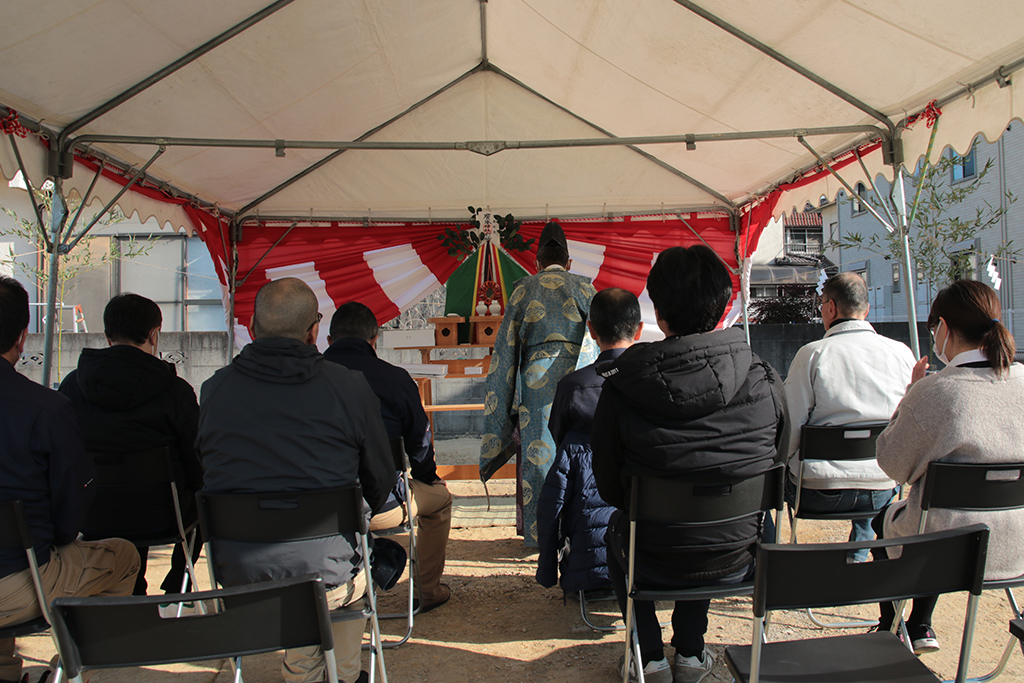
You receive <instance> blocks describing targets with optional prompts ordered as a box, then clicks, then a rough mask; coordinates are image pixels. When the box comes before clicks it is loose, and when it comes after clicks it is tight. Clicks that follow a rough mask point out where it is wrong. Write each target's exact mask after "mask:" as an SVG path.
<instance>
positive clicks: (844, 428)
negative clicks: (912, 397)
mask: <svg viewBox="0 0 1024 683" xmlns="http://www.w3.org/2000/svg"><path fill="white" fill-rule="evenodd" d="M888 425H889V423H888V422H867V423H864V424H858V425H804V426H803V427H801V429H800V457H801V459H804V460H873V459H874V457H875V441H877V440H878V435H879V434H881V433H882V430H884V429H885V428H886V427H887V426H888Z"/></svg>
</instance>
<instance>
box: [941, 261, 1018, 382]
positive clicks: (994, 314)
mask: <svg viewBox="0 0 1024 683" xmlns="http://www.w3.org/2000/svg"><path fill="white" fill-rule="evenodd" d="M1000 316H1001V306H1000V304H999V297H998V296H997V295H996V293H995V291H993V289H992V288H991V287H989V286H988V285H986V284H984V283H983V282H978V281H977V280H957V281H956V282H954V283H953V284H951V285H950V286H949V287H946V288H945V289H943V290H941V291H940V292H939V293H938V295H937V296H936V297H935V302H934V303H933V304H932V310H931V312H930V313H929V314H928V328H929V329H934V328H935V326H936V325H938V324H939V318H942V319H943V320H945V321H946V324H947V325H948V326H949V327H950V329H952V330H953V331H954V332H956V334H957V336H958V337H960V338H961V339H963V340H964V342H966V343H968V344H973V345H977V346H978V347H980V348H981V352H982V353H984V354H985V358H987V359H988V362H989V363H991V364H992V368H993V369H994V370H995V372H996V376H998V377H1002V376H1004V375H1006V373H1007V372H1008V371H1009V368H1010V364H1011V363H1013V354H1014V351H1015V350H1016V348H1017V345H1016V342H1014V340H1013V335H1012V334H1010V331H1009V330H1008V329H1006V326H1005V325H1003V323H1002V321H1001V320H1000Z"/></svg>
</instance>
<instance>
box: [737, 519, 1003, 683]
mask: <svg viewBox="0 0 1024 683" xmlns="http://www.w3.org/2000/svg"><path fill="white" fill-rule="evenodd" d="M988 534H989V532H988V527H986V526H985V525H984V524H975V525H973V526H968V527H963V528H960V529H950V530H947V531H939V532H936V533H933V534H927V535H924V536H910V537H907V538H894V539H886V540H881V541H865V542H863V543H834V544H807V545H792V544H787V545H778V544H764V545H762V546H761V547H760V548H759V549H758V551H757V561H756V566H755V570H754V604H753V611H754V617H755V620H754V630H753V635H752V636H751V644H750V645H732V646H730V647H727V648H726V650H725V662H726V665H727V666H728V667H729V671H730V672H731V673H732V675H733V678H734V679H735V680H736V681H737V682H738V683H758V681H760V680H764V681H885V682H886V683H895V682H896V681H900V682H904V683H937V682H938V681H939V679H938V678H937V677H936V676H935V674H933V673H932V672H931V671H930V670H929V669H928V667H926V666H925V665H924V664H922V663H921V661H920V660H919V659H918V658H917V656H916V655H914V653H913V652H911V651H910V650H909V649H908V648H907V646H906V645H904V644H903V643H901V642H900V640H899V638H898V637H897V636H896V635H895V634H894V633H892V632H891V631H875V632H871V633H859V634H848V635H843V636H832V637H828V638H812V639H808V640H792V641H785V642H777V643H764V642H763V639H764V620H765V618H766V617H767V615H768V614H769V612H770V611H772V610H782V609H805V608H808V607H831V606H837V605H858V604H864V603H873V602H883V601H893V602H896V601H900V600H905V599H908V598H914V597H921V596H924V595H934V594H940V593H952V592H958V591H968V592H969V593H970V595H969V597H968V601H967V609H966V615H965V617H964V635H963V640H962V642H961V646H960V661H959V666H958V669H957V676H956V682H957V683H964V681H965V679H966V677H967V665H968V663H969V662H970V654H971V640H972V638H973V635H974V621H975V616H976V614H977V609H978V598H979V597H980V596H981V590H982V581H983V579H984V576H985V557H986V551H987V548H988ZM857 548H899V549H900V554H899V557H898V558H893V559H887V560H874V561H872V562H861V563H847V561H846V554H847V552H849V551H850V550H851V549H857Z"/></svg>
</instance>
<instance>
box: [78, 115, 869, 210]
mask: <svg viewBox="0 0 1024 683" xmlns="http://www.w3.org/2000/svg"><path fill="white" fill-rule="evenodd" d="M847 134H861V135H868V136H869V137H870V138H879V137H880V138H882V139H883V140H884V139H885V138H886V132H885V131H883V130H881V129H879V128H878V127H877V126H872V125H855V126H817V127H809V128H785V129H778V130H758V131H734V132H728V133H685V134H682V135H643V136H633V137H612V138H567V139H552V140H469V141H452V142H372V141H369V140H283V139H277V140H260V139H237V138H196V137H166V136H153V135H103V134H98V133H95V134H92V133H91V134H86V135H80V136H78V137H76V138H75V139H74V141H73V142H72V143H71V147H70V149H72V150H74V149H78V148H82V147H85V146H86V145H91V144H104V143H105V144H117V145H162V146H166V147H229V148H240V149H273V150H275V152H277V151H278V150H288V149H333V150H346V149H360V150H391V151H449V150H450V151H470V152H475V153H477V154H482V155H484V156H490V155H492V154H496V153H498V152H501V151H503V150H506V149H557V148H568V147H614V146H630V145H664V144H687V145H694V144H697V143H705V142H735V141H740V140H765V139H773V138H799V137H814V136H821V135H830V136H834V135H847ZM730 203H731V202H730Z"/></svg>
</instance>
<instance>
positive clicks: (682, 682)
mask: <svg viewBox="0 0 1024 683" xmlns="http://www.w3.org/2000/svg"><path fill="white" fill-rule="evenodd" d="M714 665H715V656H714V655H713V654H711V650H709V649H707V648H706V647H705V648H704V653H703V655H702V656H700V657H683V656H682V655H678V654H677V655H676V662H675V666H674V667H672V669H673V676H674V678H673V680H674V681H675V683H700V681H703V680H704V678H705V677H706V676H707V675H708V674H709V673H711V668H712V667H713V666H714Z"/></svg>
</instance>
